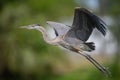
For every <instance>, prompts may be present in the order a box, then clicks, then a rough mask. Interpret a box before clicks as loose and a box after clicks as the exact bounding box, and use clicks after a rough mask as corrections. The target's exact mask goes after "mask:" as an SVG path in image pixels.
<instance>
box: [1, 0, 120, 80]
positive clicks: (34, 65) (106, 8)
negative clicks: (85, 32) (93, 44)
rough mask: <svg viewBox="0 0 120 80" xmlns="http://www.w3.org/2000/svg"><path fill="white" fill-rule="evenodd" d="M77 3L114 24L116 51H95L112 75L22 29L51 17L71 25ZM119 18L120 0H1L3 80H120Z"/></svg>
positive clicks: (30, 31) (39, 34) (111, 26)
mask: <svg viewBox="0 0 120 80" xmlns="http://www.w3.org/2000/svg"><path fill="white" fill-rule="evenodd" d="M77 6H80V7H85V8H87V9H90V10H92V11H93V12H94V13H96V14H97V15H99V16H101V17H107V19H105V20H104V21H105V22H108V23H110V24H108V29H109V30H110V32H111V33H112V35H113V38H114V40H113V41H112V42H113V43H116V45H115V47H114V48H115V51H114V52H113V53H112V54H106V53H105V52H104V50H105V49H101V51H99V53H100V54H93V56H94V57H95V58H97V59H98V61H99V62H100V63H101V64H103V65H105V66H107V67H109V70H110V71H111V74H112V76H111V77H109V78H107V77H105V76H104V75H103V74H101V73H100V72H99V71H98V70H97V69H96V68H95V67H94V66H93V65H91V64H90V63H89V62H88V61H86V60H85V59H84V58H82V57H80V56H78V55H77V54H75V53H70V52H69V53H70V54H69V53H68V52H67V51H66V50H64V49H61V48H59V47H56V46H52V45H49V44H46V43H45V42H44V40H43V38H42V35H41V33H40V32H38V31H36V30H26V29H20V28H19V26H23V25H29V24H35V23H39V24H41V25H43V26H46V21H47V20H51V21H58V22H62V23H66V24H68V22H69V23H70V24H69V25H71V24H72V23H71V22H72V18H73V13H74V8H75V7H77ZM70 19H71V20H70ZM103 19H104V18H103ZM119 21H120V0H0V80H119V79H120V22H119ZM45 28H46V29H47V30H48V32H49V28H48V27H45ZM49 33H50V32H49ZM108 44H109V42H108ZM104 45H105V44H103V46H104ZM105 47H107V48H108V50H110V49H109V47H110V46H105ZM94 53H95V52H94ZM71 54H72V55H71ZM74 55H77V58H76V56H74Z"/></svg>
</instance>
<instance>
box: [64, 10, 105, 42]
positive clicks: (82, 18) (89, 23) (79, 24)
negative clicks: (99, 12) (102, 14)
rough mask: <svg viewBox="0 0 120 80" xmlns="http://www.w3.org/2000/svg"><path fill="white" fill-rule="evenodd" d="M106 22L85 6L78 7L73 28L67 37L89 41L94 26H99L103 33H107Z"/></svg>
mask: <svg viewBox="0 0 120 80" xmlns="http://www.w3.org/2000/svg"><path fill="white" fill-rule="evenodd" d="M105 26H106V24H105V23H104V22H103V21H102V20H101V19H100V18H99V17H97V16H96V15H94V14H93V13H91V12H90V11H88V10H87V9H85V8H76V9H75V13H74V20H73V24H72V27H71V29H70V30H69V31H68V33H67V34H66V37H65V38H66V39H67V37H72V38H77V39H79V40H82V41H87V40H88V38H89V37H90V35H91V33H92V31H93V29H94V28H97V29H98V30H99V31H100V32H101V33H102V34H103V35H106V27H105Z"/></svg>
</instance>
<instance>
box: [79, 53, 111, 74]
mask: <svg viewBox="0 0 120 80" xmlns="http://www.w3.org/2000/svg"><path fill="white" fill-rule="evenodd" d="M79 53H80V54H81V55H82V56H84V57H85V58H86V59H88V60H89V61H90V62H91V63H92V64H93V65H94V66H95V67H96V68H97V69H99V70H100V71H101V72H103V73H104V74H105V75H106V76H110V75H111V74H110V71H109V70H108V69H107V68H105V67H103V66H102V65H101V64H99V63H98V62H97V61H96V60H95V59H94V58H92V57H91V56H90V55H88V54H86V53H85V52H84V53H83V52H80V51H79Z"/></svg>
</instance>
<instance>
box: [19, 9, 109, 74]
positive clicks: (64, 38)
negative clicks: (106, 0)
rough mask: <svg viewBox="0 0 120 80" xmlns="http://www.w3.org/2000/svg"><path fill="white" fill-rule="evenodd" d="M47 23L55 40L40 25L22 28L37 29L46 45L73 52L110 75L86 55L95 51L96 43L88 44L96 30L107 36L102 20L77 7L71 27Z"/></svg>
mask: <svg viewBox="0 0 120 80" xmlns="http://www.w3.org/2000/svg"><path fill="white" fill-rule="evenodd" d="M46 23H47V24H48V25H49V26H51V27H52V28H53V29H54V31H55V35H56V37H55V38H53V39H50V38H49V36H48V34H47V31H46V29H45V28H43V27H42V26H41V25H39V24H31V25H27V26H21V27H20V28H27V29H36V30H38V31H40V32H41V33H42V35H43V39H44V40H45V42H46V43H48V44H51V45H60V46H62V47H64V48H66V49H68V50H70V51H72V52H75V53H78V54H80V55H82V56H84V57H85V58H86V59H87V60H89V61H90V62H91V63H92V64H93V65H94V66H95V67H96V68H97V69H98V70H100V71H101V72H102V73H103V74H105V75H107V76H109V75H110V71H109V70H108V68H105V67H104V66H102V65H101V64H100V63H99V62H97V60H95V59H94V58H93V57H92V56H91V55H89V54H87V53H86V52H91V51H93V50H95V43H94V42H87V40H88V39H89V37H90V36H91V34H92V32H93V30H94V29H95V28H96V29H97V30H98V31H99V32H101V34H102V35H103V36H105V35H106V32H107V28H106V24H105V22H104V21H103V20H102V19H100V18H99V17H98V16H96V15H95V14H94V13H92V12H91V11H89V10H88V9H86V8H81V7H76V8H75V10H74V18H73V23H72V25H71V26H69V25H65V24H62V23H59V22H54V21H47V22H46Z"/></svg>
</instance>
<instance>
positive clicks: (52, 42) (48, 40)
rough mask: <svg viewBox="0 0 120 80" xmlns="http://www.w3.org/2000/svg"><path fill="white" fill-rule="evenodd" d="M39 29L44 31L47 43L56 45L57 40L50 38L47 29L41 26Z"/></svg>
mask: <svg viewBox="0 0 120 80" xmlns="http://www.w3.org/2000/svg"><path fill="white" fill-rule="evenodd" d="M38 30H39V31H40V32H41V33H42V35H43V39H44V40H45V42H46V43H48V44H52V45H56V42H55V41H54V39H50V38H49V37H48V34H47V32H46V30H45V29H44V28H43V27H39V29H38Z"/></svg>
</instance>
